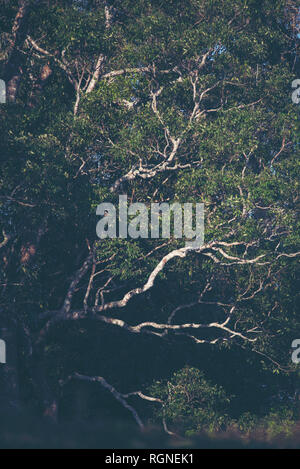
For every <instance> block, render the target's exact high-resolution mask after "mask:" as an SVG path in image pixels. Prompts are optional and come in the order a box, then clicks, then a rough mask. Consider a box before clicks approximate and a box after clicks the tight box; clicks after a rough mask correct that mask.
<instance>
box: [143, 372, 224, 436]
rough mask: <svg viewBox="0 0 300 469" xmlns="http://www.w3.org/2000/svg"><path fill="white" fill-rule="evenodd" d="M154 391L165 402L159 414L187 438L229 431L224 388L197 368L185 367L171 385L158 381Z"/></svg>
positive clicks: (171, 380) (176, 375) (175, 374)
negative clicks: (205, 433)
mask: <svg viewBox="0 0 300 469" xmlns="http://www.w3.org/2000/svg"><path fill="white" fill-rule="evenodd" d="M150 392H151V393H152V394H153V395H155V396H158V397H159V398H160V399H161V400H162V401H163V408H162V411H161V412H159V415H160V416H162V417H163V418H165V420H166V423H167V424H170V425H171V428H175V429H178V430H180V431H181V432H183V431H184V433H185V434H186V436H192V435H193V434H196V433H199V432H204V431H209V432H214V431H218V430H222V429H225V428H226V425H227V424H228V415H227V414H226V410H227V409H228V404H229V403H230V397H228V396H227V395H226V393H225V391H224V389H223V388H222V387H220V386H216V385H213V384H212V383H211V382H210V381H209V380H207V379H206V378H205V375H204V373H203V372H202V371H200V370H198V369H197V368H191V367H188V366H187V367H185V368H183V369H182V370H180V371H178V372H175V373H174V375H173V376H172V377H171V379H170V380H168V381H167V382H156V383H155V384H153V385H152V387H151V388H150Z"/></svg>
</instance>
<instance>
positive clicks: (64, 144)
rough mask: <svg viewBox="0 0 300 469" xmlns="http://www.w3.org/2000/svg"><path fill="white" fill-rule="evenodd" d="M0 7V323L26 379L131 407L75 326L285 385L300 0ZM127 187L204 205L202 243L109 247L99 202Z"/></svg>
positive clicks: (292, 313) (45, 394)
mask: <svg viewBox="0 0 300 469" xmlns="http://www.w3.org/2000/svg"><path fill="white" fill-rule="evenodd" d="M1 3H2V5H3V13H2V15H3V17H4V21H3V24H4V31H3V32H2V34H1V44H3V52H2V53H1V59H2V65H1V73H2V76H3V77H4V79H6V81H7V83H8V95H9V101H12V102H14V104H11V103H8V104H7V105H1V107H0V120H1V126H2V136H3V138H2V140H1V143H0V152H1V159H2V162H1V170H0V181H1V189H0V204H1V205H0V216H1V225H2V229H3V241H1V244H0V247H1V274H0V278H1V288H2V300H1V305H0V306H1V316H2V318H3V321H4V319H5V318H10V319H11V318H13V320H14V322H15V323H16V324H17V325H18V328H19V330H20V334H21V337H22V340H21V344H22V345H21V347H22V354H21V356H22V362H23V364H24V367H23V371H22V373H21V374H22V379H23V381H24V382H26V383H27V386H29V387H30V386H33V387H34V388H35V389H34V395H35V396H37V395H40V396H42V398H41V401H42V403H41V405H42V407H43V408H44V413H46V414H50V415H53V416H54V417H55V415H56V412H57V402H58V400H59V397H58V396H59V392H60V391H59V386H58V383H59V382H60V381H61V382H64V383H65V382H66V381H67V382H68V381H69V380H70V379H71V378H72V377H75V378H77V379H78V377H81V378H80V379H84V380H90V381H98V382H100V383H101V384H102V385H104V386H105V387H106V389H109V390H110V391H111V392H112V394H113V395H114V396H115V397H117V396H118V397H117V399H118V400H119V401H120V402H121V403H122V404H123V405H125V406H127V408H128V405H129V404H128V402H127V400H126V399H127V398H126V396H127V394H123V393H121V392H119V391H117V390H116V389H115V388H114V387H113V386H112V385H111V384H109V383H108V381H109V378H110V377H111V374H113V372H112V364H111V363H109V362H108V363H106V364H105V365H104V364H103V363H102V364H101V366H99V361H98V360H97V359H95V358H94V355H93V351H92V350H89V352H88V353H87V354H86V353H83V355H84V356H85V357H86V358H87V361H88V362H89V365H87V362H85V364H83V363H82V355H80V354H79V352H78V351H77V355H76V360H73V358H72V353H71V355H70V350H72V349H73V348H74V346H75V345H76V340H79V338H78V336H79V335H80V334H79V331H80V330H82V331H83V335H84V336H85V337H86V339H87V338H88V337H89V336H90V334H92V332H91V329H93V328H95V330H96V331H97V332H98V333H99V335H101V334H103V335H104V336H105V337H109V339H105V340H108V341H110V342H111V341H112V342H113V343H114V344H115V348H117V347H118V344H119V340H120V339H119V338H120V336H119V334H120V333H122V332H124V334H125V335H126V340H127V341H128V342H130V343H136V344H138V346H137V347H136V354H140V353H141V348H142V347H143V346H142V343H143V340H144V341H147V340H148V339H149V340H150V339H151V340H152V339H153V340H154V341H157V340H162V341H166V342H167V343H171V344H175V343H176V341H178V340H179V341H183V342H180V343H187V342H190V341H191V342H193V343H195V344H197V345H199V346H205V345H209V346H215V347H216V349H217V348H218V347H225V349H226V348H227V347H231V346H233V347H235V346H237V345H238V346H239V347H241V348H243V349H246V350H247V351H249V353H250V354H249V357H252V353H253V352H254V353H256V354H259V356H260V357H262V359H263V360H264V362H263V363H264V364H263V366H264V367H267V366H270V367H271V370H273V371H275V370H276V371H278V370H280V372H282V373H292V371H293V370H294V368H295V367H294V368H293V365H292V363H291V362H290V356H289V354H290V344H291V342H292V340H293V339H294V338H295V335H296V332H297V330H299V320H298V318H297V301H298V296H297V294H296V293H295V282H296V280H297V278H298V272H299V270H298V265H299V262H298V259H299V254H300V252H299V217H298V215H299V183H298V181H299V163H298V161H297V150H298V149H299V142H298V135H297V131H298V128H299V124H298V121H297V113H298V109H297V106H295V105H294V104H293V103H292V100H291V83H292V81H293V79H295V78H296V77H297V73H298V71H299V57H298V54H297V47H298V41H299V38H298V36H297V33H298V30H297V24H298V23H297V19H296V17H297V5H296V2H293V1H290V2H283V1H281V0H276V1H269V0H264V1H263V2H261V1H260V2H257V1H254V0H247V1H244V0H243V1H242V0H239V1H235V2H232V1H231V0H222V1H221V0H220V1H211V0H190V1H185V2H180V1H175V0H169V1H167V2H166V1H164V2H162V1H159V0H153V1H151V2H145V1H143V0H141V1H137V2H135V3H134V5H133V4H132V2H129V1H126V0H125V1H122V2H120V1H111V2H108V1H107V2H106V1H86V2H83V1H82V2H79V1H77V2H75V1H60V2H57V1H53V2H51V3H50V2H47V1H20V2H15V3H14V4H13V5H12V4H11V2H6V1H2V2H1ZM124 193H126V194H128V198H129V200H130V201H131V202H136V201H142V202H148V203H150V202H160V203H161V202H169V203H172V202H179V203H185V202H192V203H197V202H202V203H204V204H205V243H204V244H203V245H202V246H201V247H200V248H199V249H197V250H190V249H187V248H186V247H185V245H184V240H180V239H176V238H175V237H174V236H171V238H170V239H167V240H153V239H137V240H132V239H116V240H105V241H100V240H98V239H97V238H96V234H95V227H96V223H97V217H96V214H95V212H96V206H97V205H98V204H99V203H100V202H102V201H106V202H112V203H116V202H117V201H118V197H119V195H120V194H124ZM122 337H123V336H122ZM140 337H141V339H142V342H141V341H140ZM87 340H88V339H87ZM126 340H125V342H126ZM144 343H145V342H144ZM155 343H156V342H155ZM106 345H107V344H106ZM125 348H126V347H125ZM125 348H124V349H123V350H125ZM55 351H56V352H55ZM57 351H59V353H58V352H57ZM55 353H57V355H56V354H55ZM78 355H79V356H78ZM91 356H92V357H93V361H92V363H91V361H90V357H91ZM53 357H56V358H55V360H53ZM58 357H59V358H58ZM88 357H89V358H88ZM142 357H143V354H142ZM249 360H250V362H251V360H252V358H249ZM268 362H269V365H268V364H267V363H268ZM76 365H78V366H79V367H80V369H74V368H75V366H76ZM121 368H122V365H120V364H119V367H118V369H117V371H118V372H120V373H121ZM47 371H48V375H47ZM99 372H100V373H101V374H102V372H107V374H108V376H105V378H104V377H102V376H101V377H99V376H98V375H99ZM74 373H75V374H74ZM49 374H50V376H49ZM117 374H118V373H117ZM94 376H96V378H94ZM112 378H113V377H112ZM127 378H128V376H127ZM113 379H114V380H115V381H116V382H118V379H117V378H113ZM147 381H149V377H147V375H146V376H143V380H141V381H140V382H139V381H138V384H139V385H144V384H146V382H147ZM28 383H29V384H28ZM105 383H106V384H105ZM132 384H134V383H132ZM123 385H124V382H123ZM124 396H125V397H124ZM139 396H140V397H143V398H145V395H144V394H143V393H141V392H139ZM146 398H148V399H154V400H155V399H156V397H155V396H146ZM130 407H132V406H130ZM129 410H131V411H132V412H133V414H134V416H135V418H136V419H137V421H138V422H139V423H140V425H142V420H141V418H140V417H139V416H138V418H137V417H136V415H135V412H136V411H135V409H134V408H133V407H132V408H130V409H129Z"/></svg>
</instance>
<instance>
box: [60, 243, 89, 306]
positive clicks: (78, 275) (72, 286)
mask: <svg viewBox="0 0 300 469" xmlns="http://www.w3.org/2000/svg"><path fill="white" fill-rule="evenodd" d="M93 260H94V249H91V251H90V252H89V255H88V256H87V258H86V260H85V261H84V263H83V265H82V266H81V267H80V269H79V270H78V271H77V272H76V273H75V275H74V277H73V279H72V282H71V284H70V286H69V289H68V292H67V295H66V297H65V300H64V304H63V306H62V309H61V314H63V315H65V314H68V312H69V311H70V309H71V302H72V298H73V295H74V293H75V290H76V287H77V285H78V284H79V282H80V280H81V279H82V277H83V276H84V275H85V274H86V273H87V271H88V269H89V267H90V265H91V264H92V262H93Z"/></svg>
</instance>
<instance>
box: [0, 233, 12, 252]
mask: <svg viewBox="0 0 300 469" xmlns="http://www.w3.org/2000/svg"><path fill="white" fill-rule="evenodd" d="M2 234H3V241H1V243H0V249H1V248H4V246H6V245H7V243H8V241H9V240H10V239H11V235H9V234H7V233H6V232H5V231H4V230H2Z"/></svg>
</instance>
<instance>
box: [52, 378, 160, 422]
mask: <svg viewBox="0 0 300 469" xmlns="http://www.w3.org/2000/svg"><path fill="white" fill-rule="evenodd" d="M73 379H76V380H80V381H88V382H91V383H99V384H101V386H102V387H103V388H105V389H107V390H108V391H109V392H110V393H111V394H112V395H113V396H114V398H115V399H116V400H117V401H118V402H120V404H122V406H123V407H125V409H127V410H129V412H130V413H131V414H132V416H133V418H134V420H135V421H136V423H137V424H138V426H139V427H140V429H141V430H143V429H144V424H143V422H142V420H141V419H140V417H139V415H138V413H137V411H136V410H135V409H134V408H133V407H132V406H131V405H130V404H128V402H127V401H126V398H127V397H128V395H127V394H122V393H120V392H119V391H117V390H116V389H115V388H114V387H113V386H112V385H111V384H109V383H108V382H107V381H106V380H105V379H104V378H102V376H86V375H81V374H79V373H74V374H73V375H71V376H69V378H68V379H67V380H66V381H63V382H61V384H66V383H67V382H68V381H71V380H73ZM136 394H137V395H139V397H141V396H143V394H142V393H136ZM145 397H146V396H145ZM145 397H144V398H145ZM148 400H149V399H148ZM152 400H154V399H152Z"/></svg>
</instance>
